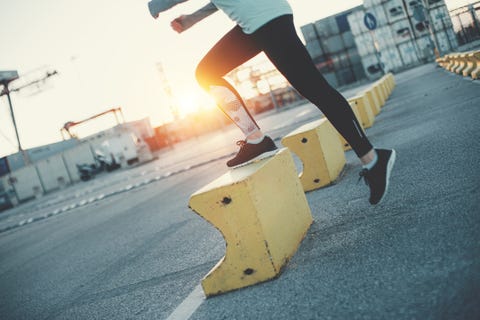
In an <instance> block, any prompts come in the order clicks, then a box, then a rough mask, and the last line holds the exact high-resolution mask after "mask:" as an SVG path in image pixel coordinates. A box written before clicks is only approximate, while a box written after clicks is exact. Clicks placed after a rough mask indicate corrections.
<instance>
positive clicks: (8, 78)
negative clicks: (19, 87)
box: [0, 70, 30, 165]
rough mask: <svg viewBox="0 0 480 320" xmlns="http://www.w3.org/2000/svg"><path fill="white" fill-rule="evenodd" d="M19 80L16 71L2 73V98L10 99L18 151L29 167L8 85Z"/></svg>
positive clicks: (0, 82) (0, 78) (0, 77)
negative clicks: (4, 96)
mask: <svg viewBox="0 0 480 320" xmlns="http://www.w3.org/2000/svg"><path fill="white" fill-rule="evenodd" d="M17 79H18V72H17V71H16V70H9V71H0V84H2V85H3V91H2V92H1V94H0V96H3V95H6V96H7V99H8V105H9V107H10V115H11V116H12V122H13V127H14V128H15V135H16V136H17V144H18V151H19V152H21V153H22V156H23V161H24V162H25V165H28V164H29V163H30V161H29V160H28V156H27V153H26V152H25V151H24V150H23V149H22V144H21V143H20V137H19V135H18V129H17V122H16V121H15V114H14V112H13V106H12V99H11V98H10V90H9V89H8V85H9V84H10V82H12V81H15V80H17Z"/></svg>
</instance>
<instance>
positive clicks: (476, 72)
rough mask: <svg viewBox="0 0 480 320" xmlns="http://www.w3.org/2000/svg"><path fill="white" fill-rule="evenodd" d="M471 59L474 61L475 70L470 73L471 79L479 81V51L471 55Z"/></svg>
mask: <svg viewBox="0 0 480 320" xmlns="http://www.w3.org/2000/svg"><path fill="white" fill-rule="evenodd" d="M473 59H475V61H476V68H475V69H474V70H473V71H472V72H471V73H470V76H471V77H472V79H480V51H476V52H474V53H473Z"/></svg>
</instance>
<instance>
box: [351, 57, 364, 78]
mask: <svg viewBox="0 0 480 320" xmlns="http://www.w3.org/2000/svg"><path fill="white" fill-rule="evenodd" d="M352 69H353V74H354V75H355V79H357V81H358V80H361V79H365V78H366V77H367V75H366V74H365V70H364V69H363V65H362V61H361V60H360V62H359V63H358V64H354V65H353V66H352Z"/></svg>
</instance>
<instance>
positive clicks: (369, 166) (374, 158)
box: [363, 149, 378, 170]
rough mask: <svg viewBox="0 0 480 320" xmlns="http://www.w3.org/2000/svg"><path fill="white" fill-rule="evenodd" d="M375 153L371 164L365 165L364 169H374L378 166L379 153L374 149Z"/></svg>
mask: <svg viewBox="0 0 480 320" xmlns="http://www.w3.org/2000/svg"><path fill="white" fill-rule="evenodd" d="M373 151H374V152H375V156H374V157H373V160H372V161H370V162H369V163H367V164H364V165H363V167H364V168H365V169H368V170H370V169H372V168H373V167H374V166H375V165H376V164H377V161H378V154H377V151H376V150H375V149H373Z"/></svg>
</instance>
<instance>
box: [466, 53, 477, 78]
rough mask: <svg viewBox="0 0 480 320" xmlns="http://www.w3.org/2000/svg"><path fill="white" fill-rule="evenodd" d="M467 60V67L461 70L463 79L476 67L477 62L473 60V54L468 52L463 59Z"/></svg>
mask: <svg viewBox="0 0 480 320" xmlns="http://www.w3.org/2000/svg"><path fill="white" fill-rule="evenodd" d="M465 59H466V60H467V66H466V67H465V69H463V72H462V75H463V76H464V77H469V76H470V75H471V73H472V71H473V70H475V68H476V67H477V60H476V59H475V52H470V53H468V54H467V56H466V57H465Z"/></svg>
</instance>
